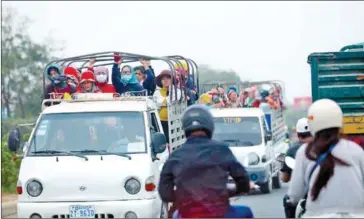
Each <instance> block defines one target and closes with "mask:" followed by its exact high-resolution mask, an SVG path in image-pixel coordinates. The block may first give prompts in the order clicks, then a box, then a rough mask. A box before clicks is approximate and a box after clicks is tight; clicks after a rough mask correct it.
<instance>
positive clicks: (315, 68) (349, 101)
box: [308, 43, 364, 147]
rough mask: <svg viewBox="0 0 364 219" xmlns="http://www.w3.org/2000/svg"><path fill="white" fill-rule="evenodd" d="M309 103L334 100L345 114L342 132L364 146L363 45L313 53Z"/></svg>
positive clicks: (311, 55) (309, 60) (309, 57)
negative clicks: (324, 99)
mask: <svg viewBox="0 0 364 219" xmlns="http://www.w3.org/2000/svg"><path fill="white" fill-rule="evenodd" d="M308 63H309V64H310V66H311V86H312V88H311V89H312V90H311V92H312V101H316V100H319V99H323V98H328V99H331V100H334V101H335V102H336V103H338V104H339V105H340V107H341V109H342V111H343V113H344V126H343V129H342V133H343V134H344V136H345V137H346V138H348V139H351V140H353V141H355V142H357V143H358V144H359V145H361V146H362V147H364V43H360V44H354V45H349V46H345V47H344V48H342V49H341V50H340V51H339V52H322V53H321V52H320V53H312V54H310V55H309V56H308Z"/></svg>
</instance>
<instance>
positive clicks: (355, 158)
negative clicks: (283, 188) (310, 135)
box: [288, 139, 364, 216]
mask: <svg viewBox="0 0 364 219" xmlns="http://www.w3.org/2000/svg"><path fill="white" fill-rule="evenodd" d="M306 147H307V144H304V145H302V146H301V147H300V149H298V151H297V153H296V165H295V169H294V171H293V172H292V177H291V182H290V185H289V189H288V196H289V199H290V200H291V202H292V203H298V202H299V200H300V199H301V198H303V196H304V195H305V192H306V186H307V185H308V186H309V195H308V199H307V201H306V213H305V216H320V215H323V214H328V213H338V212H347V213H359V214H360V213H361V214H364V207H363V206H364V150H363V149H362V148H361V147H360V146H359V145H357V144H356V143H354V142H352V141H348V140H344V139H341V140H340V141H339V142H338V143H337V144H336V146H335V148H334V149H333V150H332V152H331V154H332V155H333V156H334V157H337V158H339V159H340V160H342V161H344V162H345V163H347V164H349V166H344V165H340V164H338V163H335V167H334V174H333V176H332V177H331V178H330V179H329V181H328V182H327V185H326V186H325V187H324V188H322V189H321V191H320V194H319V196H318V199H317V200H315V201H312V200H311V198H310V197H311V195H310V194H311V189H312V186H313V184H314V182H316V179H317V177H318V173H319V171H320V166H318V167H316V169H315V170H314V172H313V174H312V176H311V179H310V181H308V178H309V174H310V172H311V170H312V168H313V166H314V165H315V161H312V160H309V159H308V158H307V157H306V155H305V150H306Z"/></svg>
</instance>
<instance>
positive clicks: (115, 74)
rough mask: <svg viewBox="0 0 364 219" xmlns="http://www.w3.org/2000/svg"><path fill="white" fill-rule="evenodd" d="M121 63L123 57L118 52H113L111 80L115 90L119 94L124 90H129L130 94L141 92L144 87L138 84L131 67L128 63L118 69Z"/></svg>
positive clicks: (124, 91)
mask: <svg viewBox="0 0 364 219" xmlns="http://www.w3.org/2000/svg"><path fill="white" fill-rule="evenodd" d="M122 63H123V58H122V57H121V56H120V55H119V54H118V53H114V65H113V66H112V73H111V81H112V84H113V85H114V87H115V90H116V92H117V93H119V94H120V95H121V94H124V93H126V92H131V94H132V95H139V94H138V93H140V94H141V93H142V91H143V90H144V89H143V86H142V85H140V84H139V81H138V79H137V77H136V75H135V73H134V70H133V68H132V67H131V66H130V65H124V66H123V67H122V68H121V70H120V69H119V67H120V65H121V64H122Z"/></svg>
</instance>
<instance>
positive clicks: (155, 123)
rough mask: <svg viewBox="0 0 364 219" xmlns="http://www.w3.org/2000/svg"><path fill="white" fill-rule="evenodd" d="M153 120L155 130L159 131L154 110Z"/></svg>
mask: <svg viewBox="0 0 364 219" xmlns="http://www.w3.org/2000/svg"><path fill="white" fill-rule="evenodd" d="M151 120H152V126H153V128H154V131H156V132H159V131H160V130H159V126H158V119H157V116H156V115H155V113H154V112H152V113H151Z"/></svg>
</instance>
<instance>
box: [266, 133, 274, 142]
mask: <svg viewBox="0 0 364 219" xmlns="http://www.w3.org/2000/svg"><path fill="white" fill-rule="evenodd" d="M264 140H265V141H266V142H267V141H271V140H272V132H271V131H267V132H266V133H265V136H264Z"/></svg>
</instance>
